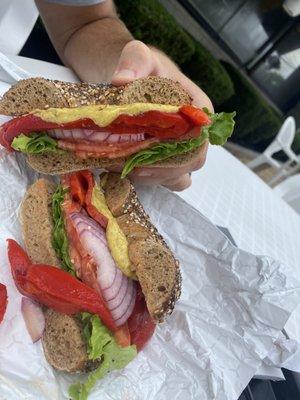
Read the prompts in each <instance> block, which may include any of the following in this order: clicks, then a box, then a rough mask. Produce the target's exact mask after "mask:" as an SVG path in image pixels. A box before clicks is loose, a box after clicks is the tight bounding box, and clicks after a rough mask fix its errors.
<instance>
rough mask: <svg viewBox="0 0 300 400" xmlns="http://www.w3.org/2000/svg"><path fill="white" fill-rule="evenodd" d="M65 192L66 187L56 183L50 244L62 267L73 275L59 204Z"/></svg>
mask: <svg viewBox="0 0 300 400" xmlns="http://www.w3.org/2000/svg"><path fill="white" fill-rule="evenodd" d="M66 192H67V189H64V188H63V187H62V186H61V185H58V186H57V189H56V191H55V193H54V194H53V197H52V216H53V222H54V228H53V231H52V245H53V248H54V250H55V252H56V254H57V256H58V258H59V259H60V260H61V266H62V268H63V269H64V270H66V271H67V272H69V273H71V274H72V275H75V270H74V266H73V264H72V262H71V259H70V255H69V242H68V237H67V233H66V229H65V223H64V217H63V212H62V209H61V204H62V203H63V201H64V199H65V194H66Z"/></svg>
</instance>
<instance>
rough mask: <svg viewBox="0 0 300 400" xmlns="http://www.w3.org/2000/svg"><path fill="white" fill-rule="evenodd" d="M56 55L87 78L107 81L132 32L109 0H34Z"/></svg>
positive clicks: (83, 78)
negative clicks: (83, 2)
mask: <svg viewBox="0 0 300 400" xmlns="http://www.w3.org/2000/svg"><path fill="white" fill-rule="evenodd" d="M35 1H36V5H37V7H38V9H39V12H40V15H41V17H42V19H43V21H44V24H45V26H46V29H47V32H48V34H49V36H50V38H51V41H52V43H53V45H54V47H55V49H56V51H57V52H58V54H59V56H60V58H61V59H62V61H63V62H64V64H66V65H67V66H69V67H71V68H73V69H74V71H75V72H76V73H77V75H78V76H79V77H80V78H81V79H82V80H85V81H89V82H101V81H106V82H109V81H110V80H111V77H112V74H113V72H114V69H115V67H116V65H117V63H118V59H119V57H120V54H121V51H122V49H123V48H124V46H125V45H126V43H128V42H129V41H130V40H132V36H131V34H130V33H129V31H128V30H127V29H126V26H125V25H124V24H123V23H122V22H121V21H120V20H119V19H118V16H117V13H116V10H115V7H114V4H113V1H112V0H106V1H104V2H102V3H99V4H97V5H94V6H85V7H71V6H62V5H58V4H55V3H51V2H48V1H45V0H35Z"/></svg>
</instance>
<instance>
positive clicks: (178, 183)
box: [163, 174, 192, 192]
mask: <svg viewBox="0 0 300 400" xmlns="http://www.w3.org/2000/svg"><path fill="white" fill-rule="evenodd" d="M191 184H192V178H191V175H190V174H185V175H182V176H180V177H179V178H177V179H174V180H170V181H167V182H165V183H164V184H163V186H165V187H166V188H168V189H170V190H173V191H174V192H181V191H182V190H185V189H187V188H188V187H189V186H191Z"/></svg>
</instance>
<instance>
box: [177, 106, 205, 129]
mask: <svg viewBox="0 0 300 400" xmlns="http://www.w3.org/2000/svg"><path fill="white" fill-rule="evenodd" d="M180 112H181V113H182V114H184V115H186V116H187V117H189V118H190V119H191V120H192V121H193V123H194V124H195V125H196V126H202V125H209V124H211V120H210V118H209V116H208V115H207V114H206V112H204V111H203V110H201V108H197V107H194V106H189V105H187V106H182V107H180Z"/></svg>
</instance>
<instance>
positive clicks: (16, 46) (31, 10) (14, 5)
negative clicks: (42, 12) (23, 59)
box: [0, 0, 39, 55]
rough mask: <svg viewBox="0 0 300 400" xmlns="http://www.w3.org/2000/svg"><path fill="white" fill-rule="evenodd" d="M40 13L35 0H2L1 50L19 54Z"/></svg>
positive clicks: (0, 9)
mask: <svg viewBox="0 0 300 400" xmlns="http://www.w3.org/2000/svg"><path fill="white" fill-rule="evenodd" d="M38 15H39V14H38V10H37V8H36V6H35V3H34V0H22V1H21V0H0V51H1V52H3V53H4V54H15V55H16V54H18V53H19V52H20V50H21V49H22V47H23V46H24V44H25V42H26V40H27V38H28V36H29V35H30V33H31V31H32V28H33V27H34V24H35V22H36V20H37V18H38Z"/></svg>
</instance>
